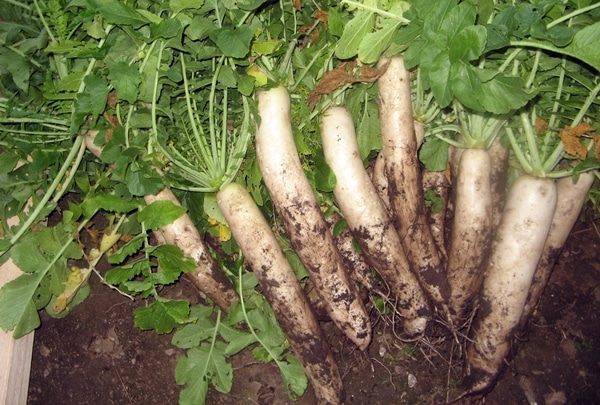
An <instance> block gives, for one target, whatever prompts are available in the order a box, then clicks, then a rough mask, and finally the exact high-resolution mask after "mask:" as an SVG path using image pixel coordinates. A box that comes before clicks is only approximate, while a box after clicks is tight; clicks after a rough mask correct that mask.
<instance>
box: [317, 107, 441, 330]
mask: <svg viewBox="0 0 600 405" xmlns="http://www.w3.org/2000/svg"><path fill="white" fill-rule="evenodd" d="M321 139H322V141H323V152H324V155H325V160H326V161H327V164H328V165H329V167H330V168H331V169H332V170H333V172H334V173H335V176H336V186H335V188H334V190H333V194H334V196H335V198H336V202H337V204H338V206H339V207H340V210H341V211H342V214H344V218H345V219H346V221H347V223H348V226H349V228H350V230H351V231H352V234H353V235H354V238H355V239H356V240H357V241H358V243H359V245H360V246H361V247H362V248H363V249H364V252H365V254H366V255H367V256H368V258H369V260H370V261H371V263H372V264H373V265H374V267H375V268H376V269H377V271H378V272H379V274H380V275H381V277H382V278H383V279H384V281H385V282H386V283H387V284H388V286H389V287H390V290H391V291H392V294H393V295H394V297H395V298H396V300H397V302H396V308H397V310H398V312H399V313H400V315H401V316H402V317H403V318H404V320H405V323H404V331H405V332H406V333H407V334H408V335H410V336H414V335H418V334H422V333H423V332H424V331H425V327H426V325H427V320H428V318H429V317H430V315H431V313H430V309H429V305H428V303H427V298H426V297H425V294H424V293H423V291H422V289H421V287H420V286H419V283H418V281H417V279H416V277H415V276H414V274H413V273H412V272H411V270H410V265H409V263H408V260H407V259H406V256H405V255H404V251H403V250H402V245H401V243H400V237H399V236H398V233H397V232H396V229H395V228H394V225H393V223H392V220H391V218H390V216H389V215H388V212H387V210H386V208H385V205H384V204H383V202H382V201H381V200H380V199H379V196H378V195H377V190H376V189H375V186H374V185H373V183H371V180H370V179H369V176H368V174H367V172H366V170H365V168H364V166H363V162H362V160H361V158H360V154H359V151H358V144H357V141H356V132H355V130H354V122H353V119H352V115H350V113H349V112H348V111H347V110H346V109H344V108H342V107H331V108H329V109H327V111H325V113H324V115H323V118H322V121H321Z"/></svg>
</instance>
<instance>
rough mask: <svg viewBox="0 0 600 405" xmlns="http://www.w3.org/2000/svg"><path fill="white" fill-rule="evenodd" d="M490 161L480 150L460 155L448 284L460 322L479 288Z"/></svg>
mask: <svg viewBox="0 0 600 405" xmlns="http://www.w3.org/2000/svg"><path fill="white" fill-rule="evenodd" d="M490 170H491V167H490V158H489V155H488V153H487V151H486V150H484V149H467V150H465V151H463V152H462V154H461V156H460V163H459V168H458V171H457V177H456V179H455V180H456V183H455V190H454V218H453V220H452V230H451V233H450V248H449V252H450V256H449V258H448V267H447V269H446V272H447V274H448V282H449V283H450V289H451V296H450V306H451V308H452V309H453V311H454V316H455V317H456V318H455V323H460V320H461V318H462V317H463V315H464V313H465V307H466V305H467V304H468V303H469V302H470V301H471V299H472V298H473V297H474V296H475V295H476V294H477V293H478V292H479V290H480V289H481V283H482V281H483V269H484V266H485V260H486V258H487V255H488V251H489V244H490V239H491V230H492V196H491V185H490Z"/></svg>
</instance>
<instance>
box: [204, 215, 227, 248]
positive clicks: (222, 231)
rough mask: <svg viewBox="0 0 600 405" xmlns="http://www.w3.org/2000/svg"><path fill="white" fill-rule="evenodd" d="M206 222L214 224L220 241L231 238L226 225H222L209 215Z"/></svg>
mask: <svg viewBox="0 0 600 405" xmlns="http://www.w3.org/2000/svg"><path fill="white" fill-rule="evenodd" d="M208 223H209V224H211V225H214V226H215V228H216V229H217V234H218V236H219V240H220V241H221V242H227V241H228V240H229V239H231V230H230V229H229V228H228V227H227V225H224V224H222V223H220V222H219V221H217V220H216V219H214V218H211V217H209V218H208Z"/></svg>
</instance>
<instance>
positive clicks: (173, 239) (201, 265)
mask: <svg viewBox="0 0 600 405" xmlns="http://www.w3.org/2000/svg"><path fill="white" fill-rule="evenodd" d="M144 201H146V204H148V205H150V204H152V203H153V202H154V201H171V202H172V203H173V204H175V205H181V204H180V203H179V200H177V197H175V195H174V194H173V192H172V191H171V190H170V189H168V188H164V189H162V190H161V191H159V192H158V193H156V194H148V195H145V196H144ZM158 232H159V233H160V234H161V236H162V238H163V239H164V240H165V241H166V242H167V243H169V244H172V245H175V246H178V247H179V248H180V249H181V250H182V251H183V254H184V255H185V256H186V257H191V258H192V259H194V263H196V266H197V268H196V270H194V271H193V272H190V273H187V275H188V277H189V279H190V280H191V281H192V283H193V284H194V285H195V286H196V287H197V288H198V289H199V290H200V291H202V292H203V293H204V294H206V295H207V296H208V297H209V298H210V299H212V300H213V301H214V302H215V304H217V305H218V306H219V308H221V309H223V310H225V311H228V310H229V307H230V306H231V305H232V304H233V303H235V302H237V301H238V295H237V293H236V292H235V289H234V287H233V284H232V283H231V281H230V280H229V279H228V278H227V277H226V276H225V273H223V270H221V268H220V267H219V265H218V264H217V262H215V260H214V259H213V258H212V256H211V254H210V250H209V249H208V246H207V245H206V244H205V243H204V240H202V236H201V235H200V233H199V232H198V229H197V228H196V226H195V225H194V223H193V222H192V219H191V218H190V217H189V215H187V214H184V215H182V216H181V217H179V218H177V219H176V220H175V221H174V222H173V223H172V224H169V225H166V226H164V227H162V228H160V229H159V230H158Z"/></svg>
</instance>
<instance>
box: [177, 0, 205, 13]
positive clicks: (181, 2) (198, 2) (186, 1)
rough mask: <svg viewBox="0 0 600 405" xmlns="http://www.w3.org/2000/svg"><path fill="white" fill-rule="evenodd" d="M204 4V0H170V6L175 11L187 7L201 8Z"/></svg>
mask: <svg viewBox="0 0 600 405" xmlns="http://www.w3.org/2000/svg"><path fill="white" fill-rule="evenodd" d="M203 5H204V0H169V8H170V9H171V11H172V12H174V13H179V12H180V11H182V10H187V9H190V8H191V9H199V8H200V7H202V6H203Z"/></svg>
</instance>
